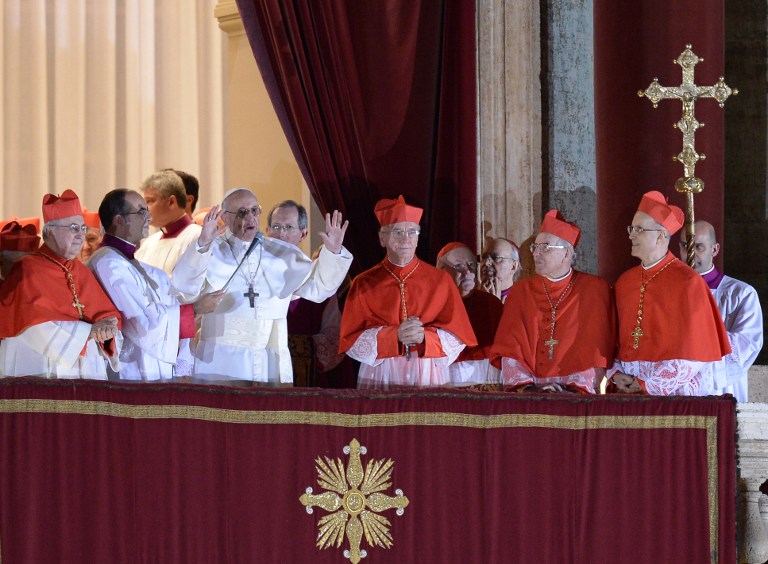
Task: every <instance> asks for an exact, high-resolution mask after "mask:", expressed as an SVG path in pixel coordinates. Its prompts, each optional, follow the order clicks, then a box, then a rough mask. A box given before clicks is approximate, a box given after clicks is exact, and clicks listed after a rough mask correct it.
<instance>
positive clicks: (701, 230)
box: [680, 220, 720, 274]
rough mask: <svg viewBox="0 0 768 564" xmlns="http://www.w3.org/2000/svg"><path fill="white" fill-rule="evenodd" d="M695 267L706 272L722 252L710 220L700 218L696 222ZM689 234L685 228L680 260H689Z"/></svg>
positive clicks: (681, 238) (681, 237)
mask: <svg viewBox="0 0 768 564" xmlns="http://www.w3.org/2000/svg"><path fill="white" fill-rule="evenodd" d="M693 229H694V233H695V235H694V237H693V244H694V248H693V251H694V261H695V264H694V269H695V270H696V272H698V273H699V274H706V273H707V272H709V271H710V270H712V268H713V266H714V264H713V259H714V258H715V257H716V256H717V254H718V253H719V252H720V244H719V243H718V242H717V235H716V234H715V228H714V226H713V225H712V224H711V223H709V222H708V221H704V220H699V221H696V222H694V224H693ZM687 241H688V239H687V234H686V232H685V229H683V231H682V232H681V234H680V260H682V261H683V262H685V263H687V262H688V247H687Z"/></svg>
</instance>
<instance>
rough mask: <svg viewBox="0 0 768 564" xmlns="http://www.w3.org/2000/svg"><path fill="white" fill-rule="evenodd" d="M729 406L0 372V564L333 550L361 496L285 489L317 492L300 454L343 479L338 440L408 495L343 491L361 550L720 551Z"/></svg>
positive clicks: (644, 556) (420, 553)
mask: <svg viewBox="0 0 768 564" xmlns="http://www.w3.org/2000/svg"><path fill="white" fill-rule="evenodd" d="M735 410H736V407H735V402H734V401H733V399H732V398H729V397H716V398H684V397H681V398H658V397H632V398H619V397H610V396H607V397H606V396H603V397H571V396H568V397H565V396H557V395H551V396H536V395H521V394H493V393H480V392H476V393H455V392H451V391H449V390H433V391H429V390H424V391H421V392H410V393H383V392H382V393H375V394H370V393H368V394H366V393H363V392H361V391H357V390H349V391H337V392H332V391H330V390H318V389H315V390H309V389H303V390H302V389H295V390H285V391H283V390H270V389H252V390H242V391H241V390H233V389H231V388H229V389H227V388H214V387H203V386H181V385H147V384H134V385H129V384H119V385H118V384H110V383H100V382H93V381H90V382H89V381H70V382H66V381H53V382H50V381H45V380H39V379H37V380H35V379H0V560H1V561H2V562H9V563H17V562H24V563H26V562H57V563H77V564H81V563H83V562H115V563H122V562H164V563H174V562H178V563H181V562H184V563H188V562H217V563H238V564H242V563H248V562H254V563H255V562H258V563H266V562H276V563H284V562H318V563H323V562H327V563H344V562H348V561H349V560H347V559H345V558H344V556H343V550H345V549H349V548H350V539H349V538H347V537H346V536H344V535H342V537H341V539H340V542H339V546H336V544H334V545H333V546H330V547H327V548H324V549H321V548H318V547H317V540H318V533H319V530H320V526H321V525H322V524H324V523H325V522H327V519H326V518H327V516H328V515H334V514H335V515H337V516H338V517H340V518H341V519H342V520H343V521H342V522H343V524H344V526H346V522H347V520H349V519H350V516H351V514H352V510H353V509H354V508H355V507H357V509H360V508H362V507H363V506H362V504H357V505H353V504H351V503H349V504H348V505H346V506H344V507H343V508H342V507H339V506H336V507H330V505H329V504H330V502H331V501H332V500H333V499H339V498H341V497H342V495H343V492H342V493H341V494H339V495H336V496H335V498H334V495H333V494H328V496H327V499H328V502H329V504H328V505H326V507H325V508H323V507H320V506H318V505H316V504H315V505H314V506H313V507H311V508H312V509H313V511H312V513H311V514H310V513H308V512H307V510H306V504H305V503H304V502H302V501H301V496H302V495H304V494H305V493H307V488H312V494H313V495H321V494H323V493H324V492H332V491H333V490H332V488H330V487H328V483H329V482H332V481H334V480H331V479H329V478H328V477H326V478H325V479H324V480H319V473H318V469H317V468H318V466H319V465H320V464H319V462H318V461H321V462H323V463H324V464H325V466H326V470H325V475H326V476H330V475H332V474H334V471H333V470H329V469H330V468H331V464H333V466H337V465H338V466H340V467H341V470H340V471H339V473H338V475H339V477H340V479H341V481H344V480H347V486H346V487H347V490H349V489H350V488H351V487H352V485H353V481H354V476H355V472H354V471H353V472H347V471H346V470H347V469H349V468H350V467H351V468H352V469H353V470H354V468H355V466H353V465H352V454H353V453H352V452H351V451H347V452H345V451H344V447H348V446H350V445H352V443H353V440H354V439H356V440H357V441H359V444H360V445H361V446H363V447H365V449H364V450H361V451H360V458H359V459H360V463H361V464H360V465H359V466H357V468H358V469H359V471H360V472H361V473H362V472H366V468H368V469H370V470H372V469H373V466H374V465H375V464H377V463H378V462H379V461H382V464H383V465H386V463H387V461H391V466H390V467H388V468H389V470H387V469H386V468H385V469H384V470H383V471H382V472H383V475H385V474H386V473H387V472H388V471H390V472H391V473H390V475H389V477H388V478H386V479H384V480H382V482H383V486H382V488H381V491H379V492H378V493H379V494H383V495H385V496H389V497H390V498H396V497H397V490H401V491H402V493H403V495H404V496H405V497H406V498H407V499H408V505H407V506H406V507H404V513H403V514H402V515H398V514H397V513H396V505H395V504H393V507H391V508H387V507H386V503H384V499H383V498H379V499H378V500H376V499H375V497H374V496H373V495H372V494H374V493H377V492H376V491H375V489H373V488H370V487H368V488H366V487H365V484H368V485H370V484H372V482H371V481H368V482H365V483H364V484H362V485H360V488H359V489H360V491H361V492H362V496H363V497H365V499H366V505H365V508H366V509H367V510H368V513H367V514H366V515H363V514H360V517H358V519H363V520H365V521H366V522H367V523H369V524H372V520H373V519H374V517H373V513H375V514H377V515H379V516H381V517H383V518H384V519H386V521H387V522H388V524H386V526H385V527H384V528H385V529H387V530H388V534H389V535H391V546H390V547H389V548H383V547H382V546H376V545H375V544H374V543H372V542H371V540H370V538H369V537H366V536H363V537H362V538H361V539H360V548H362V549H364V550H366V551H367V552H368V557H367V558H366V559H364V560H363V562H382V563H383V562H396V563H398V564H404V563H409V562H414V563H415V562H420V563H423V562H440V563H442V564H449V563H457V564H466V563H475V562H567V563H573V564H579V563H592V562H599V563H603V562H606V563H607V562H621V563H622V564H632V563H642V564H647V563H649V562H696V563H698V562H702V563H704V562H712V561H717V562H735V561H736V549H735V542H736V530H735V524H736V511H735V503H736V462H735V461H736V453H735V451H736V447H735V424H736V421H735ZM326 459H330V460H331V461H333V462H326ZM336 461H338V463H337V462H336ZM338 466H337V467H338ZM369 476H371V474H369ZM357 499H358V501H362V500H361V496H360V495H359V494H357ZM349 501H350V500H349V498H347V502H349ZM310 505H312V504H310ZM340 509H344V511H343V514H339V513H338V512H339V510H340ZM345 518H346V520H344V519H345Z"/></svg>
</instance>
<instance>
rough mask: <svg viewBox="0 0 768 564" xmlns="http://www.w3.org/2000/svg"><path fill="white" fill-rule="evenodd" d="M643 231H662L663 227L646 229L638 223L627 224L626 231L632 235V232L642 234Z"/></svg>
mask: <svg viewBox="0 0 768 564" xmlns="http://www.w3.org/2000/svg"><path fill="white" fill-rule="evenodd" d="M644 231H664V230H663V229H647V228H645V227H640V226H639V225H627V233H629V234H630V235H632V234H633V233H637V234H638V235H642V234H643V232H644Z"/></svg>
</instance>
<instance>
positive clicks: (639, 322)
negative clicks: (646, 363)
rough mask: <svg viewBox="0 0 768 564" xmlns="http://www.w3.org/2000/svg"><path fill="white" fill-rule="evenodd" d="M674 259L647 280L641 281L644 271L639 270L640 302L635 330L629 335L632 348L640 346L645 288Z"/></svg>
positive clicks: (671, 261) (672, 260)
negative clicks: (632, 340)
mask: <svg viewBox="0 0 768 564" xmlns="http://www.w3.org/2000/svg"><path fill="white" fill-rule="evenodd" d="M674 261H675V259H674V258H672V259H671V260H670V261H669V262H668V263H667V264H665V265H664V266H662V267H661V268H660V269H659V270H658V272H656V274H654V275H653V276H651V277H650V278H649V279H648V280H646V281H645V282H643V277H644V276H645V272H640V282H642V283H641V284H640V303H639V304H638V305H637V322H636V323H635V330H634V331H632V333H630V336H631V337H632V338H633V339H634V343H633V344H632V348H633V349H635V350H637V349H638V348H639V347H640V337H642V336H643V335H644V333H643V329H642V327H641V325H642V322H643V303H644V302H645V289H646V288H647V287H648V284H650V283H651V280H653V279H654V278H656V277H657V276H658V275H659V274H661V273H662V272H664V269H665V268H667V267H668V266H669V265H670V264H672V263H673V262H674Z"/></svg>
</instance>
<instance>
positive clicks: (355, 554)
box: [299, 439, 408, 564]
mask: <svg viewBox="0 0 768 564" xmlns="http://www.w3.org/2000/svg"><path fill="white" fill-rule="evenodd" d="M366 452H367V451H366V448H365V447H364V446H361V445H360V443H359V442H358V441H357V439H352V441H351V442H350V443H349V445H347V446H345V447H344V454H346V455H348V456H349V463H348V464H347V468H346V470H345V469H344V464H343V463H342V462H341V459H339V458H337V459H336V460H332V459H330V458H328V457H327V456H324V457H323V458H324V460H322V459H320V457H318V458H316V459H315V463H316V464H317V467H316V468H317V484H318V485H319V486H320V487H321V488H323V489H325V490H329V491H324V492H322V493H320V494H317V495H315V494H314V493H312V488H307V489H306V493H305V494H303V495H302V496H301V497H300V498H299V501H301V503H302V504H303V505H304V506H305V507H306V509H307V513H310V514H311V513H313V507H320V508H322V509H325V510H326V511H329V512H332V513H330V514H329V515H326V516H324V517H323V518H322V519H320V521H319V522H318V524H317V527H318V529H319V530H318V532H317V547H318V548H320V549H325V548H328V547H329V546H332V545H334V544H335V545H336V548H341V544H342V542H343V541H344V536H345V535H346V537H347V540H348V541H349V548H348V549H346V550H344V557H345V558H348V559H349V560H350V562H353V563H354V564H357V563H358V562H360V559H362V558H365V557H366V555H367V553H366V551H365V550H363V549H361V548H360V543H361V541H362V539H363V535H365V541H366V542H367V543H368V546H370V547H374V546H378V547H381V548H390V547H391V546H392V543H393V540H392V534H391V533H390V531H389V527H390V525H391V523H390V522H389V519H387V518H386V517H384V516H383V515H379V513H381V512H382V511H386V510H387V509H396V511H395V513H396V514H397V515H402V514H403V513H405V507H406V506H407V505H408V498H407V497H405V496H404V495H403V492H402V490H395V496H394V497H392V496H389V495H386V494H384V493H381V492H383V491H385V490H387V489H389V488H390V487H391V486H392V482H390V479H391V478H392V467H393V466H394V464H395V463H394V462H392V459H389V460H387V461H385V460H384V459H380V460H376V461H373V460H369V461H368V464H367V465H366V467H365V472H363V463H362V462H361V461H360V455H361V454H362V455H364V454H366Z"/></svg>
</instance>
